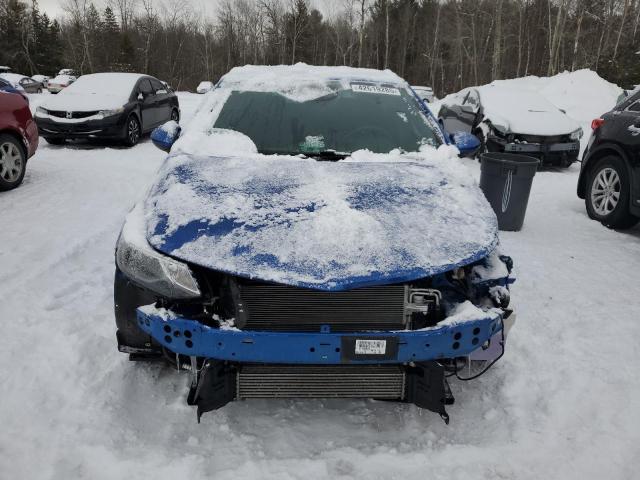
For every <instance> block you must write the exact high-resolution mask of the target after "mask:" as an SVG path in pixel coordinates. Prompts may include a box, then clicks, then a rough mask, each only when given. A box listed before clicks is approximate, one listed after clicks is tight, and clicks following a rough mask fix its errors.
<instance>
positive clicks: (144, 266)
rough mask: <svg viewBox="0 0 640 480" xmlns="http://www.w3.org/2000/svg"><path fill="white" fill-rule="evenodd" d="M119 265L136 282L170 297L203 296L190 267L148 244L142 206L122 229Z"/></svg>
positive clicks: (135, 209)
mask: <svg viewBox="0 0 640 480" xmlns="http://www.w3.org/2000/svg"><path fill="white" fill-rule="evenodd" d="M116 263H117V265H118V268H120V270H121V271H122V272H123V273H124V274H125V275H126V276H127V277H129V278H130V279H131V280H133V281H134V282H135V283H138V284H140V285H141V286H143V287H146V288H148V289H149V290H151V291H153V292H155V293H158V294H160V295H162V296H165V297H167V298H172V299H186V298H197V297H199V296H200V288H199V287H198V283H197V282H196V279H195V278H194V277H193V274H192V273H191V270H190V269H189V266H188V265H187V264H185V263H183V262H179V261H177V260H174V259H173V258H170V257H168V256H166V255H162V254H161V253H158V252H156V251H155V250H154V249H153V248H151V246H150V245H149V243H148V242H147V239H146V238H145V235H144V216H143V214H142V207H141V206H136V207H134V209H133V210H132V211H131V213H129V215H128V216H127V220H126V222H125V224H124V226H123V227H122V232H121V233H120V238H119V239H118V245H117V247H116Z"/></svg>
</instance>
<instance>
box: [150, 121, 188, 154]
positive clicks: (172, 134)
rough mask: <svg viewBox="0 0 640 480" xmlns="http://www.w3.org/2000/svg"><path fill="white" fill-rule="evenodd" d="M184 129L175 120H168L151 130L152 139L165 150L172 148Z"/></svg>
mask: <svg viewBox="0 0 640 480" xmlns="http://www.w3.org/2000/svg"><path fill="white" fill-rule="evenodd" d="M181 131H182V129H181V128H180V125H178V122H176V121H175V120H171V121H168V122H167V123H165V124H163V125H160V126H159V127H158V128H156V129H155V130H154V131H153V132H151V141H152V142H153V144H154V145H155V146H156V147H158V148H159V149H160V150H162V151H164V152H168V151H169V150H171V147H172V146H173V144H174V143H175V142H176V140H178V138H179V137H180V132H181Z"/></svg>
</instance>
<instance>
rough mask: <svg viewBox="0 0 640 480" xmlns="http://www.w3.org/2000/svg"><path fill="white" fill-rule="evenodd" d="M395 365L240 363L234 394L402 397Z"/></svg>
mask: <svg viewBox="0 0 640 480" xmlns="http://www.w3.org/2000/svg"><path fill="white" fill-rule="evenodd" d="M405 381H406V378H405V371H404V369H403V368H402V367H400V366H398V365H243V366H242V367H241V369H240V370H239V371H238V373H237V378H236V382H237V383H236V396H237V398H238V399H248V398H378V399H388V400H392V399H396V400H398V399H404V397H405Z"/></svg>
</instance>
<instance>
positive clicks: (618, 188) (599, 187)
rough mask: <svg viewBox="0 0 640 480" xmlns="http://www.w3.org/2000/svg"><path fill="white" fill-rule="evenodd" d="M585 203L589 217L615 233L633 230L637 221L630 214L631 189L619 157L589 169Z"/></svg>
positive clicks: (606, 158) (611, 158)
mask: <svg viewBox="0 0 640 480" xmlns="http://www.w3.org/2000/svg"><path fill="white" fill-rule="evenodd" d="M587 185H588V188H587V194H586V196H585V203H586V206H587V213H588V214H589V217H590V218H592V219H594V220H598V221H599V222H601V223H602V224H603V225H604V226H606V227H609V228H615V229H625V228H630V227H633V226H634V225H635V224H636V223H638V221H640V218H638V217H636V216H634V215H631V212H629V195H630V191H631V186H630V182H629V175H628V173H627V169H626V167H625V164H624V160H622V159H621V158H620V157H614V156H609V157H604V158H602V159H601V160H600V161H599V162H598V163H596V165H595V166H594V167H593V168H592V169H591V172H590V175H589V183H588V184H587Z"/></svg>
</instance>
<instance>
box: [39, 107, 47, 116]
mask: <svg viewBox="0 0 640 480" xmlns="http://www.w3.org/2000/svg"><path fill="white" fill-rule="evenodd" d="M48 113H49V111H48V110H47V109H46V108H43V107H38V108H36V117H39V116H42V115H47V114H48Z"/></svg>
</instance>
